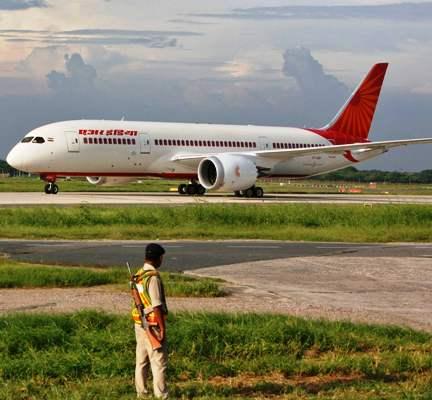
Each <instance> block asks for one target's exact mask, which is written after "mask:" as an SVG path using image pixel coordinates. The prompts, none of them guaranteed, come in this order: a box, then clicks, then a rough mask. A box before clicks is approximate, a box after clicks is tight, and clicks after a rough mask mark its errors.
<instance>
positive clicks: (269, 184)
mask: <svg viewBox="0 0 432 400" xmlns="http://www.w3.org/2000/svg"><path fill="white" fill-rule="evenodd" d="M180 183H183V182H181V181H176V180H161V179H145V180H142V181H139V182H131V183H128V184H125V185H118V186H95V185H91V184H90V183H88V182H87V181H86V180H83V179H78V178H76V179H72V180H59V181H58V184H59V187H60V191H62V192H168V191H170V190H173V189H174V190H175V189H176V188H177V186H178V185H179V184H180ZM259 185H260V186H262V187H263V188H264V191H265V192H266V193H294V194H302V193H310V194H312V193H325V194H326V193H340V192H341V191H343V190H344V191H345V192H344V193H346V194H347V195H349V192H350V191H355V192H358V193H360V194H362V193H363V194H390V195H397V194H400V195H432V185H427V184H395V183H378V184H377V185H376V187H375V186H372V185H369V184H367V183H355V182H332V181H317V180H312V179H306V180H287V179H284V180H283V181H278V180H269V179H265V180H260V181H259ZM43 187H44V182H43V181H41V180H40V179H39V178H35V177H31V178H28V177H21V178H18V177H17V178H0V192H42V191H43Z"/></svg>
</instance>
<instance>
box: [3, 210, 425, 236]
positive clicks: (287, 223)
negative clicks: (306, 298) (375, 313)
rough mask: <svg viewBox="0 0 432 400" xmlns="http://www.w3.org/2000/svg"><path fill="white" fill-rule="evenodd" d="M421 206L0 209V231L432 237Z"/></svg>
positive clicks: (19, 233)
mask: <svg viewBox="0 0 432 400" xmlns="http://www.w3.org/2000/svg"><path fill="white" fill-rule="evenodd" d="M431 226H432V207H430V206H421V205H375V206H371V207H365V206H361V205H354V206H353V205H346V206H345V205H339V206H338V207H334V206H332V205H312V204H307V205H298V204H288V205H246V204H244V205H235V204H231V205H190V206H178V207H158V206H151V207H133V206H132V207H92V206H80V207H73V208H56V207H33V208H4V209H0V236H1V237H20V238H21V237H25V238H71V239H89V238H95V239H96V238H100V239H102V238H103V239H157V238H161V239H162V238H163V239H170V238H198V239H207V238H209V239H214V238H220V239H228V238H250V239H280V240H316V241H320V240H328V241H365V242H372V241H373V242H392V241H430V240H432V230H431V229H430V227H431Z"/></svg>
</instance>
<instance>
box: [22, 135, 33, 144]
mask: <svg viewBox="0 0 432 400" xmlns="http://www.w3.org/2000/svg"><path fill="white" fill-rule="evenodd" d="M32 140H33V136H26V137H25V138H24V139H23V140H21V143H28V142H31V141H32Z"/></svg>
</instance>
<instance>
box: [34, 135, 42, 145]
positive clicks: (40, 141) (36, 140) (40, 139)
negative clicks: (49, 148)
mask: <svg viewBox="0 0 432 400" xmlns="http://www.w3.org/2000/svg"><path fill="white" fill-rule="evenodd" d="M32 143H39V144H42V143H45V139H44V138H43V137H40V136H38V137H35V138H34V139H33V142H32Z"/></svg>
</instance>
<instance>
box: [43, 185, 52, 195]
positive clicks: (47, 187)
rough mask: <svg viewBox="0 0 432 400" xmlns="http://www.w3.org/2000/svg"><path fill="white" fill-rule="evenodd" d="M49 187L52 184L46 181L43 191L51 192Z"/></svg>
mask: <svg viewBox="0 0 432 400" xmlns="http://www.w3.org/2000/svg"><path fill="white" fill-rule="evenodd" d="M51 187H52V184H51V183H47V184H46V185H45V187H44V190H45V193H46V194H51Z"/></svg>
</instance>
